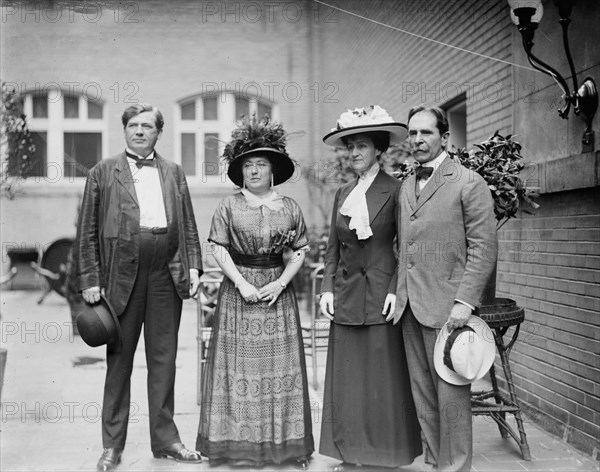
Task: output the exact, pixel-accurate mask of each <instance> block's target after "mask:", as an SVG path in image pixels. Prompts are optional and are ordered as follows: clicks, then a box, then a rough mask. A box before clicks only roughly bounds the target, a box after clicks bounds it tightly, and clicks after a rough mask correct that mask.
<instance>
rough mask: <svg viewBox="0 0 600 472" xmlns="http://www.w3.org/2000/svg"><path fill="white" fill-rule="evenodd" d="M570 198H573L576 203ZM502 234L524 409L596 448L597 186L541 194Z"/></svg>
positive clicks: (504, 289) (502, 283)
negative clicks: (517, 326) (515, 307)
mask: <svg viewBox="0 0 600 472" xmlns="http://www.w3.org/2000/svg"><path fill="white" fill-rule="evenodd" d="M574 202H577V204H576V205H574ZM540 204H541V205H542V207H541V208H540V210H539V211H538V212H537V213H536V215H535V216H533V217H531V216H530V217H527V216H522V217H519V218H518V219H515V220H513V221H511V222H510V223H508V224H506V225H505V226H504V228H503V229H502V230H501V231H500V234H499V238H500V241H501V247H502V248H503V251H502V253H501V257H500V262H499V263H498V269H499V276H498V293H499V294H500V295H501V296H507V297H510V298H513V299H514V300H515V301H517V303H518V304H519V305H520V306H521V307H523V308H525V314H526V315H525V319H526V321H525V322H524V323H523V325H522V327H521V333H520V335H519V341H518V342H517V343H516V344H515V348H514V350H513V352H512V356H511V365H512V368H513V374H514V379H515V384H516V386H517V395H518V396H519V398H520V399H521V400H522V401H523V402H524V403H525V404H526V406H527V407H528V408H527V411H528V415H529V416H530V417H532V419H534V420H536V421H537V422H539V423H541V424H543V425H544V426H545V427H546V428H547V429H549V430H551V431H552V432H554V433H555V434H557V435H558V436H560V437H563V438H564V439H567V440H569V441H570V442H572V443H573V444H575V445H576V446H577V447H579V448H580V449H582V450H584V451H586V452H588V453H589V454H595V452H594V450H595V449H596V450H597V448H598V437H600V427H599V426H598V425H599V424H600V400H599V398H598V397H599V395H598V394H599V392H598V379H599V378H600V370H599V366H598V352H599V348H600V345H599V344H600V343H599V339H598V326H599V324H600V323H599V319H598V313H599V312H600V291H599V290H598V286H599V284H600V243H599V241H600V202H599V201H598V192H597V188H596V189H582V190H576V191H572V192H557V193H552V194H547V195H544V196H543V197H542V198H540Z"/></svg>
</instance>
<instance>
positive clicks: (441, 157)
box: [421, 150, 448, 169]
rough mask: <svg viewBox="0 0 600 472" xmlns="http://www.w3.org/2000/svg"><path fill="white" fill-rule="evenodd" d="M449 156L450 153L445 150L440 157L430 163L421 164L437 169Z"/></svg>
mask: <svg viewBox="0 0 600 472" xmlns="http://www.w3.org/2000/svg"><path fill="white" fill-rule="evenodd" d="M447 156H448V153H447V152H446V150H443V151H442V152H440V153H439V155H438V156H437V157H436V158H435V159H432V160H430V161H428V162H426V163H425V164H421V165H422V166H423V167H433V168H434V169H437V168H438V167H439V166H440V164H441V163H442V162H444V159H446V157H447Z"/></svg>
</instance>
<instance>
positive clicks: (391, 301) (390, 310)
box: [381, 293, 400, 324]
mask: <svg viewBox="0 0 600 472" xmlns="http://www.w3.org/2000/svg"><path fill="white" fill-rule="evenodd" d="M381 314H382V315H383V316H385V315H387V316H386V318H385V321H391V320H394V324H396V323H398V321H400V316H397V317H396V316H395V315H396V294H395V293H388V294H387V296H386V297H385V302H384V303H383V311H382V312H381Z"/></svg>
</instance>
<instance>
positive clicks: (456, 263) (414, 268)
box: [396, 157, 498, 328]
mask: <svg viewBox="0 0 600 472" xmlns="http://www.w3.org/2000/svg"><path fill="white" fill-rule="evenodd" d="M416 183H417V182H416V177H415V175H414V174H413V175H411V176H410V177H408V178H407V179H406V180H405V182H404V183H403V185H402V189H401V190H400V204H399V206H398V211H399V216H398V234H399V240H398V244H399V257H398V290H397V297H396V315H397V316H401V314H402V313H404V309H405V308H406V304H407V303H410V306H411V309H412V311H413V313H414V315H415V318H416V319H417V320H418V321H419V322H420V323H421V324H422V325H424V326H428V327H431V328H441V327H442V326H443V325H444V323H445V322H446V321H447V319H448V316H449V315H450V310H451V309H452V305H453V304H454V301H455V300H460V301H462V302H466V303H468V304H470V305H472V306H473V307H475V308H477V307H478V306H480V304H481V299H482V296H483V291H484V288H485V285H486V282H487V280H488V279H489V277H490V275H491V274H492V272H493V270H494V267H495V264H496V257H497V252H498V242H497V236H496V220H495V217H494V203H493V200H492V196H491V192H490V189H489V188H488V186H487V184H486V182H485V180H483V178H482V177H481V176H480V175H479V174H477V173H476V172H474V171H472V170H469V169H467V168H465V167H463V166H462V165H461V164H460V163H459V162H458V161H456V160H455V159H451V158H450V157H447V158H446V159H444V161H442V163H441V164H440V166H439V167H438V168H437V169H436V170H435V171H434V173H433V175H432V176H431V179H430V180H429V181H428V182H427V184H426V185H425V187H424V188H423V189H422V190H421V192H420V196H419V197H418V198H417V195H416V187H415V185H416Z"/></svg>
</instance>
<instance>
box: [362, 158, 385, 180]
mask: <svg viewBox="0 0 600 472" xmlns="http://www.w3.org/2000/svg"><path fill="white" fill-rule="evenodd" d="M379 169H380V167H379V162H377V161H375V163H374V164H373V165H372V166H371V167H369V168H368V169H367V170H366V171H364V172H363V173H362V174H360V175H359V176H358V180H370V181H371V182H373V179H375V176H376V175H377V174H378V173H379Z"/></svg>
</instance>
